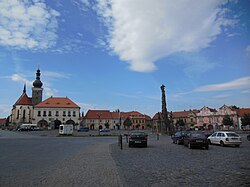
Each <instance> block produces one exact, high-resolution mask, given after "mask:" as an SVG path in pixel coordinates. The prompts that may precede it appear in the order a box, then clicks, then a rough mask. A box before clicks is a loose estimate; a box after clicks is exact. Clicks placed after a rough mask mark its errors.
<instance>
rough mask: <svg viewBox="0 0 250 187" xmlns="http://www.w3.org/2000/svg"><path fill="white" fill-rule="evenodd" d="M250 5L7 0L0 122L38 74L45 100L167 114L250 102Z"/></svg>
mask: <svg viewBox="0 0 250 187" xmlns="http://www.w3.org/2000/svg"><path fill="white" fill-rule="evenodd" d="M249 9H250V2H249V1H248V0H240V1H235V0H229V1H225V0H204V1H200V0H189V1H182V0H176V1H172V0H158V1H155V0H136V1H135V0H92V1H90V0H68V1H60V0H47V1H46V0H19V1H18V0H2V1H0V81H1V88H0V117H6V116H8V115H9V114H10V111H11V108H12V105H13V104H14V103H15V102H16V100H17V99H18V98H19V96H20V95H21V94H22V90H23V85H24V83H25V82H26V83H27V93H28V95H29V96H31V86H32V82H33V81H34V79H35V73H36V70H37V68H38V66H39V67H40V70H41V80H42V82H43V88H44V92H43V99H46V98H47V97H50V96H60V97H65V96H67V97H69V98H70V99H72V100H73V101H74V102H76V103H77V104H78V105H79V106H80V107H81V110H82V111H84V112H85V113H86V111H87V110H89V109H108V110H116V109H120V110H122V111H131V110H137V111H139V112H141V113H145V114H148V115H150V116H153V115H154V114H155V113H156V112H158V111H160V110H161V90H160V86H161V85H162V84H164V85H165V86H166V88H165V89H166V95H167V108H168V110H169V111H170V110H171V111H180V110H188V109H200V108H202V107H203V106H204V105H205V106H209V107H212V108H219V107H220V106H222V105H223V104H227V105H236V106H239V107H249V104H250V37H249V36H250V11H249Z"/></svg>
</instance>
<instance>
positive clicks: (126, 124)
mask: <svg viewBox="0 0 250 187" xmlns="http://www.w3.org/2000/svg"><path fill="white" fill-rule="evenodd" d="M123 125H124V126H125V127H128V128H129V127H131V125H132V121H131V120H130V118H126V119H125V121H124V122H123Z"/></svg>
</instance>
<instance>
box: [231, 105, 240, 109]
mask: <svg viewBox="0 0 250 187" xmlns="http://www.w3.org/2000/svg"><path fill="white" fill-rule="evenodd" d="M231 108H232V109H240V107H237V106H235V105H233V106H231Z"/></svg>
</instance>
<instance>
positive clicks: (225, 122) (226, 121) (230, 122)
mask: <svg viewBox="0 0 250 187" xmlns="http://www.w3.org/2000/svg"><path fill="white" fill-rule="evenodd" d="M222 124H223V125H226V126H233V125H234V122H233V119H232V118H230V116H229V115H226V116H224V118H223V120H222Z"/></svg>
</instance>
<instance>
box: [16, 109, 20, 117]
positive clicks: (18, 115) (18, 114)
mask: <svg viewBox="0 0 250 187" xmlns="http://www.w3.org/2000/svg"><path fill="white" fill-rule="evenodd" d="M18 118H19V110H17V116H16V119H18Z"/></svg>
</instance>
